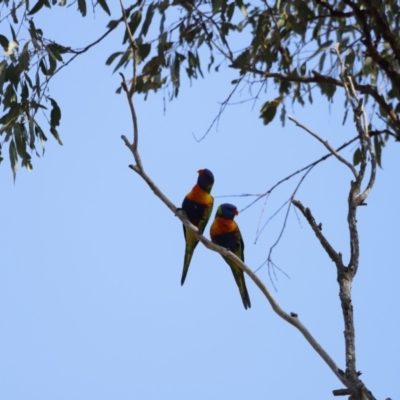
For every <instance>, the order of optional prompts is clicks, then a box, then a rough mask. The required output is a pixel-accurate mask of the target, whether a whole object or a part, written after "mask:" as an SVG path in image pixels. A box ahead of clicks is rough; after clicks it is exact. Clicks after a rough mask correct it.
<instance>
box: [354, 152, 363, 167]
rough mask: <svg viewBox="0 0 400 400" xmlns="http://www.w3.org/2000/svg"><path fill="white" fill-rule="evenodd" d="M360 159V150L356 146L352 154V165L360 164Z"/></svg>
mask: <svg viewBox="0 0 400 400" xmlns="http://www.w3.org/2000/svg"><path fill="white" fill-rule="evenodd" d="M361 160H362V154H361V150H360V149H359V148H358V149H357V150H356V151H355V152H354V154H353V165H358V164H360V162H361Z"/></svg>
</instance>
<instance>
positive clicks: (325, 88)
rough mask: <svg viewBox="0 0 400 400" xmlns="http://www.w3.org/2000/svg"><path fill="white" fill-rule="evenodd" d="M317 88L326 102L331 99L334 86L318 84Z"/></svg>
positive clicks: (334, 89)
mask: <svg viewBox="0 0 400 400" xmlns="http://www.w3.org/2000/svg"><path fill="white" fill-rule="evenodd" d="M319 87H320V88H321V93H322V94H323V95H325V96H326V97H327V98H328V100H331V101H332V99H333V95H334V94H335V92H336V86H335V85H333V84H331V83H320V84H319Z"/></svg>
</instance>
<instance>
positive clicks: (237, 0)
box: [235, 0, 248, 18]
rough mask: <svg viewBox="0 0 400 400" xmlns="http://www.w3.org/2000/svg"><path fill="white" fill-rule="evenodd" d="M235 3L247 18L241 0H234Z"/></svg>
mask: <svg viewBox="0 0 400 400" xmlns="http://www.w3.org/2000/svg"><path fill="white" fill-rule="evenodd" d="M235 2H236V5H237V6H238V8H239V10H240V11H241V12H242V14H243V15H244V16H245V17H246V18H247V17H248V14H247V9H246V6H245V5H244V4H243V0H235Z"/></svg>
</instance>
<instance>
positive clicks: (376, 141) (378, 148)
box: [374, 135, 384, 168]
mask: <svg viewBox="0 0 400 400" xmlns="http://www.w3.org/2000/svg"><path fill="white" fill-rule="evenodd" d="M383 145H384V143H383V142H382V141H381V139H380V138H379V137H378V135H376V136H374V147H375V155H376V162H377V163H378V165H379V166H380V167H381V168H382V164H381V160H382V147H383Z"/></svg>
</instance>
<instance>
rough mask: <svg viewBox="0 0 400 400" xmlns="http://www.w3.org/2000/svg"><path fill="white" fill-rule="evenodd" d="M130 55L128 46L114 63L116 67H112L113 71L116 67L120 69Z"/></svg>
mask: <svg viewBox="0 0 400 400" xmlns="http://www.w3.org/2000/svg"><path fill="white" fill-rule="evenodd" d="M131 57H132V51H131V49H130V48H128V49H127V50H126V51H125V53H124V54H123V56H122V57H121V59H120V60H119V62H118V64H117V65H116V67H115V68H114V71H113V73H114V72H115V71H117V70H118V69H120V68H121V67H122V66H123V65H124V64H125V63H126V62H128V59H129V58H131Z"/></svg>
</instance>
